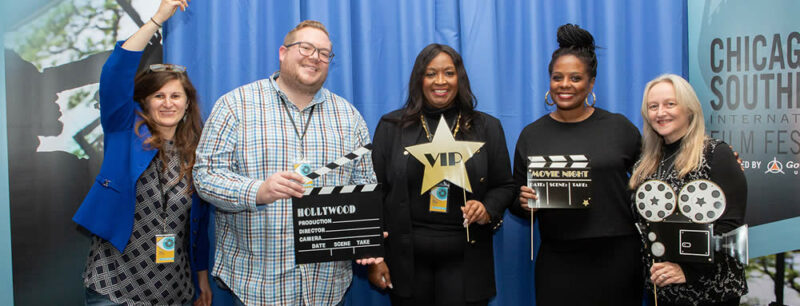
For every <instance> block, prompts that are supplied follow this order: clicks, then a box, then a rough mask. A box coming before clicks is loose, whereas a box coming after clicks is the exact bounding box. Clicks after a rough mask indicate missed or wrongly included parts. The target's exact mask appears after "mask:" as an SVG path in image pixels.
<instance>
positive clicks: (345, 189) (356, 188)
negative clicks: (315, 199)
mask: <svg viewBox="0 0 800 306" xmlns="http://www.w3.org/2000/svg"><path fill="white" fill-rule="evenodd" d="M377 189H378V184H365V185H346V186H330V187H314V188H307V189H306V191H305V192H303V195H304V196H307V195H327V194H346V193H355V192H371V191H375V190H377Z"/></svg>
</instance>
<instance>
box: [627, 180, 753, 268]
mask: <svg viewBox="0 0 800 306" xmlns="http://www.w3.org/2000/svg"><path fill="white" fill-rule="evenodd" d="M634 205H635V207H636V210H637V212H638V213H639V215H641V216H642V218H644V219H645V220H646V221H647V222H643V223H639V224H637V228H638V229H639V230H640V231H641V233H642V234H643V235H644V236H645V238H646V242H647V245H646V247H647V249H648V250H649V252H650V254H651V255H653V256H654V258H657V259H658V260H664V261H671V262H695V263H710V262H713V261H714V252H723V253H725V254H728V255H729V256H731V257H733V258H736V259H738V260H739V261H741V262H742V263H743V264H745V265H746V264H747V261H748V250H747V247H748V245H747V241H748V239H747V225H743V226H742V227H740V228H738V229H735V230H733V231H731V232H729V233H726V234H724V235H721V236H714V224H713V222H714V221H716V220H717V219H719V218H720V217H721V216H722V214H723V212H724V211H725V206H726V200H725V194H724V193H723V192H722V188H720V187H719V186H718V185H717V184H715V183H714V182H712V181H708V180H702V179H701V180H694V181H691V182H689V183H687V184H686V185H684V186H683V187H682V188H681V190H680V192H677V193H676V192H675V190H673V189H672V187H671V186H670V185H669V184H667V183H666V182H664V181H659V180H649V181H646V182H644V183H642V185H641V186H639V188H637V189H636V193H634ZM676 211H677V212H676Z"/></svg>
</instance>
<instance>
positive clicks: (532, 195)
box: [519, 186, 539, 212]
mask: <svg viewBox="0 0 800 306" xmlns="http://www.w3.org/2000/svg"><path fill="white" fill-rule="evenodd" d="M537 199H539V197H538V196H537V195H536V191H535V190H533V189H531V188H530V187H528V186H520V187H519V205H520V206H521V207H522V209H523V210H525V211H529V212H536V208H530V207H529V206H528V200H534V201H536V200H537Z"/></svg>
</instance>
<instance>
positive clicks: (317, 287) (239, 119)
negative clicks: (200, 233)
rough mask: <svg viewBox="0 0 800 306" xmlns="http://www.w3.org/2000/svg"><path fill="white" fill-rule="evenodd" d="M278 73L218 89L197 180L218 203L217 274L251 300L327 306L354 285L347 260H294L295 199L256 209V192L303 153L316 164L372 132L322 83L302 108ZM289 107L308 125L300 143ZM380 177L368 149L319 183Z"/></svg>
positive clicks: (363, 142) (342, 152)
mask: <svg viewBox="0 0 800 306" xmlns="http://www.w3.org/2000/svg"><path fill="white" fill-rule="evenodd" d="M277 76H278V73H275V74H273V75H272V77H270V78H269V79H265V80H259V81H256V82H253V83H250V84H247V85H244V86H242V87H239V88H236V89H234V90H233V91H231V92H229V93H227V94H225V95H224V96H222V97H221V98H220V99H219V100H218V101H217V102H216V105H214V109H213V111H212V112H211V116H210V117H209V118H208V120H207V121H206V124H205V128H204V130H203V136H202V138H201V139H200V144H199V145H198V147H197V160H196V163H195V165H194V172H193V173H194V182H195V186H196V188H197V190H198V192H199V194H200V195H201V196H202V197H203V198H204V199H206V200H207V201H209V202H211V203H212V204H214V205H215V206H216V207H217V212H216V218H215V221H216V229H215V231H216V256H215V264H214V269H213V272H212V274H213V275H214V276H217V277H219V278H220V279H221V280H222V281H224V282H225V284H227V285H228V286H229V287H230V288H231V290H232V291H233V292H234V294H236V296H237V297H239V298H240V299H241V300H242V301H244V302H245V304H248V305H250V304H252V305H299V304H306V305H331V304H335V303H337V302H339V301H340V300H341V299H342V297H343V296H344V293H345V291H346V290H347V287H348V286H349V285H350V281H351V279H352V271H351V262H349V261H338V262H327V263H319V264H303V265H297V264H295V260H294V237H293V225H292V210H291V208H292V203H291V200H278V201H275V202H273V203H268V204H267V205H266V206H260V207H258V208H257V207H256V192H257V190H258V187H259V186H260V185H261V183H262V182H264V180H266V179H267V178H268V177H269V176H270V175H272V174H274V173H276V172H281V171H293V165H294V163H295V162H296V161H297V160H298V159H299V158H300V157H301V156H304V157H305V160H306V161H307V162H308V163H309V164H310V165H311V168H312V169H318V168H320V167H322V166H324V165H325V164H327V163H329V162H331V161H334V160H336V159H337V158H339V157H341V156H344V155H345V154H347V153H349V152H351V151H353V150H355V149H357V148H359V147H361V146H363V145H366V144H368V143H369V142H370V140H369V131H368V129H367V125H366V122H364V119H363V118H362V117H361V114H359V112H358V110H356V109H355V107H353V105H351V104H350V103H349V102H347V101H346V100H345V99H343V98H342V97H339V96H337V95H335V94H333V93H331V92H330V91H328V90H327V89H325V88H322V89H320V90H319V91H318V92H317V94H316V95H315V96H314V98H313V100H312V102H311V104H310V105H309V106H307V107H306V108H305V109H302V110H300V109H298V108H297V107H296V106H295V105H294V104H292V103H290V102H288V101H289V100H288V98H287V97H286V95H285V94H284V93H283V92H282V91H280V89H279V88H278V85H277V83H276V81H275V79H276V77H277ZM283 104H285V105H286V107H288V109H289V112H288V113H289V114H290V115H291V116H292V118H293V119H294V124H295V125H296V126H297V129H298V131H299V132H300V133H301V134H302V130H303V129H304V128H305V125H306V122H309V123H308V132H307V134H306V135H305V138H304V143H305V145H304V146H301V145H300V139H299V137H298V136H297V135H296V134H295V130H294V128H293V127H292V122H291V120H290V119H289V117H288V115H287V111H286V110H285V109H284V106H283ZM312 107H313V109H314V111H313V113H312V112H311V109H312ZM309 115H310V116H311V119H310V121H307V120H309V119H308V118H309ZM303 147H304V148H305V150H304V151H305V152H302V153H301V148H303ZM375 181H376V180H375V174H374V172H373V170H372V159H371V157H370V155H369V154H365V155H364V156H362V158H360V159H357V160H355V161H353V162H351V163H349V164H346V165H344V166H341V167H339V168H337V169H335V170H333V171H331V172H329V173H328V174H326V175H324V176H322V177H319V178H317V179H316V180H315V181H314V186H315V187H318V186H340V185H348V184H367V183H374V182H375Z"/></svg>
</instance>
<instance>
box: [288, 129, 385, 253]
mask: <svg viewBox="0 0 800 306" xmlns="http://www.w3.org/2000/svg"><path fill="white" fill-rule="evenodd" d="M371 148H372V147H371V145H367V146H365V147H362V148H359V149H358V150H356V151H354V152H352V153H349V154H347V155H346V156H344V157H342V158H339V159H337V160H336V161H334V162H333V163H330V164H328V165H325V166H324V167H322V168H320V169H318V170H315V171H313V172H312V173H310V174H308V175H306V176H307V177H309V178H312V179H316V178H318V177H320V176H322V175H324V174H326V173H328V172H330V171H331V170H334V169H336V168H338V167H340V166H342V165H344V164H346V163H348V162H350V161H352V160H355V159H357V158H359V157H361V155H363V154H364V153H367V152H369V151H370V149H371ZM292 214H293V216H294V218H293V219H294V220H293V222H294V242H295V262H296V263H297V264H304V263H314V262H326V261H339V260H352V259H358V258H366V257H383V253H384V251H383V205H382V196H381V193H380V185H378V184H368V185H348V186H331V187H316V188H307V189H306V191H305V192H304V193H303V197H302V198H293V199H292Z"/></svg>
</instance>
